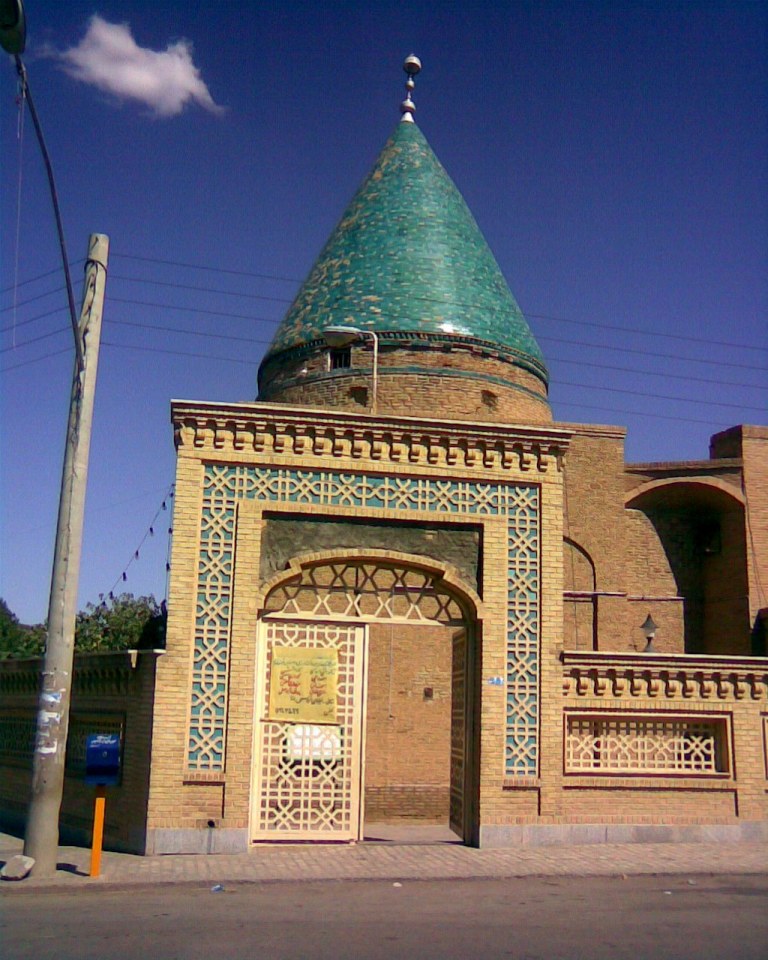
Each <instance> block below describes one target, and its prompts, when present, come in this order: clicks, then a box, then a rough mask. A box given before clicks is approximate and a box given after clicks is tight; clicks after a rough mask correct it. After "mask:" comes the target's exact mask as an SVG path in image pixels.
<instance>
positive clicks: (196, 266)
mask: <svg viewBox="0 0 768 960" xmlns="http://www.w3.org/2000/svg"><path fill="white" fill-rule="evenodd" d="M110 255H111V256H113V257H117V259H118V260H137V261H139V262H141V263H159V264H162V265H163V266H166V267H184V268H185V269H187V270H207V271H208V272H209V273H228V274H230V275H231V276H234V277H255V278H256V279H258V280H279V281H281V282H282V283H301V280H297V279H296V278H295V277H279V276H275V275H274V274H269V273H252V272H251V271H249V270H232V269H231V268H225V267H208V266H205V265H203V264H202V263H180V262H179V261H178V260H159V259H158V258H157V257H140V256H138V255H136V254H129V253H110Z"/></svg>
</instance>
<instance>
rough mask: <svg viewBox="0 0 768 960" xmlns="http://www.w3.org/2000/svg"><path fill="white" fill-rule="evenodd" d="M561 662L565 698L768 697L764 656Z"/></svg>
mask: <svg viewBox="0 0 768 960" xmlns="http://www.w3.org/2000/svg"><path fill="white" fill-rule="evenodd" d="M560 659H561V661H562V663H563V667H564V670H563V694H564V696H565V697H566V699H568V698H572V697H573V698H577V699H578V698H579V697H589V698H593V697H605V698H606V699H622V698H624V697H626V698H628V699H630V700H631V699H637V698H640V699H648V698H651V699H659V700H678V701H681V700H682V701H685V700H689V701H690V700H694V701H699V700H710V701H717V700H745V699H746V700H765V699H766V698H768V661H766V659H765V658H764V657H727V656H702V655H696V654H645V653H636V654H633V653H608V652H606V653H596V652H590V651H578V652H577V651H571V652H564V653H562V654H561V655H560Z"/></svg>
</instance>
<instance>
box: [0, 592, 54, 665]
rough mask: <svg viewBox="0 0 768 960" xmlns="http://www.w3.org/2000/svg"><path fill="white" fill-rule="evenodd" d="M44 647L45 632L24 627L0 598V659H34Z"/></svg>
mask: <svg viewBox="0 0 768 960" xmlns="http://www.w3.org/2000/svg"><path fill="white" fill-rule="evenodd" d="M44 646H45V632H44V631H42V632H41V631H40V630H39V629H37V628H35V627H25V626H24V624H23V623H19V618H18V617H17V616H16V614H15V613H13V611H12V610H11V609H10V607H9V606H8V604H7V603H6V602H5V600H3V599H1V598H0V659H4V658H6V657H36V656H38V655H39V654H40V653H41V652H42V650H43V647H44Z"/></svg>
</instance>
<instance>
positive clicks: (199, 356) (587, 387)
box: [102, 340, 763, 411]
mask: <svg viewBox="0 0 768 960" xmlns="http://www.w3.org/2000/svg"><path fill="white" fill-rule="evenodd" d="M102 343H103V344H104V346H109V347H119V348H120V347H121V348H124V349H127V350H142V351H146V352H149V353H165V354H170V355H172V356H177V357H193V358H197V359H202V360H206V359H207V360H224V361H227V362H230V363H241V364H247V365H248V366H255V365H256V362H257V361H256V360H255V359H254V360H240V359H238V358H235V357H213V356H211V355H210V354H207V353H191V352H187V351H181V350H170V349H168V348H165V349H160V348H157V347H148V346H143V345H137V344H128V343H111V342H109V341H106V340H105V341H102ZM558 386H566V387H579V388H581V389H584V390H600V391H601V392H604V393H623V394H628V395H630V396H634V397H646V398H648V399H650V400H672V401H674V402H676V403H697V404H701V405H704V406H708V407H733V408H735V409H737V410H757V411H762V409H763V408H762V407H750V406H749V405H747V404H742V403H719V402H718V401H716V400H696V399H691V398H689V397H675V396H668V395H665V394H658V393H643V392H642V391H640V390H625V389H623V388H621V387H605V386H600V385H592V384H582V383H571V382H569V381H568V380H560V381H558Z"/></svg>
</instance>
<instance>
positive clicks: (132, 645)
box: [0, 593, 166, 659]
mask: <svg viewBox="0 0 768 960" xmlns="http://www.w3.org/2000/svg"><path fill="white" fill-rule="evenodd" d="M165 622H166V614H165V610H164V608H163V607H161V606H160V605H159V604H158V602H157V601H156V600H155V598H154V597H152V596H149V597H134V596H133V594H131V593H122V594H120V595H119V596H117V597H114V598H113V599H111V600H110V601H109V603H100V604H93V603H89V604H88V605H87V607H86V608H85V610H81V611H80V613H78V615H77V621H76V623H75V651H76V652H80V653H94V652H96V651H101V650H104V651H107V650H136V649H140V650H141V649H144V650H147V649H153V648H158V647H164V646H165ZM46 636H47V625H46V624H44V623H39V624H37V625H36V626H34V627H26V626H24V624H21V623H19V621H18V618H17V617H16V616H15V614H14V613H13V612H12V611H11V610H10V609H9V607H8V605H7V604H6V603H5V601H4V600H2V599H0V659H5V658H8V657H14V658H21V657H39V656H42V655H43V653H44V652H45V641H46Z"/></svg>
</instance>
